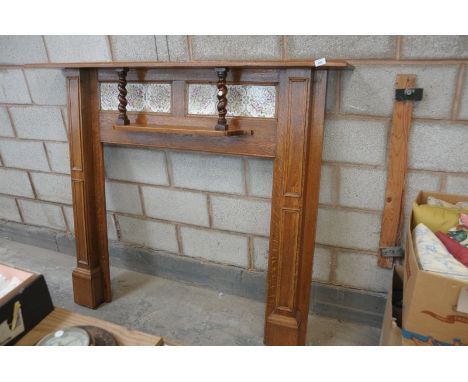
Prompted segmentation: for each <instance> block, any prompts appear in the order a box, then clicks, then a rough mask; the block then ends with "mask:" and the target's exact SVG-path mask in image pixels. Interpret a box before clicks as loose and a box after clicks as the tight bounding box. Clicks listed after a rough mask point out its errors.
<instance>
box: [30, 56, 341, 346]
mask: <svg viewBox="0 0 468 382" xmlns="http://www.w3.org/2000/svg"><path fill="white" fill-rule="evenodd" d="M27 67H34V68H63V69H66V77H67V89H68V124H69V129H70V162H71V178H72V195H73V212H74V223H75V237H76V257H77V266H76V268H75V269H74V270H73V274H72V278H73V292H74V299H75V302H76V303H78V304H80V305H84V306H87V307H89V308H97V307H98V306H99V305H100V304H101V303H103V302H110V301H111V299H112V296H111V280H110V273H109V254H108V243H107V224H106V203H105V192H104V163H103V144H105V143H106V144H117V145H132V146H143V147H153V148H169V149H177V150H190V151H200V152H207V153H218V154H224V155H241V156H252V157H263V158H273V159H274V169H273V190H272V210H271V225H270V246H269V260H268V286H267V301H266V311H265V340H264V341H265V344H267V345H303V344H304V343H305V337H306V331H307V318H308V312H309V294H310V285H311V275H312V263H313V250H314V244H315V231H316V217H317V204H318V195H319V183H320V167H321V157H322V143H323V128H324V116H325V101H326V85H327V72H328V69H348V68H350V65H348V64H347V63H346V62H345V61H339V60H331V61H330V60H328V62H327V63H326V64H325V65H321V66H320V67H315V64H314V62H313V61H269V62H267V61H245V62H240V61H229V62H220V61H216V62H125V63H124V62H121V63H64V64H37V65H27ZM127 81H128V83H131V82H138V83H158V82H159V83H170V84H171V92H172V93H171V108H170V112H165V113H159V112H148V111H127V109H126V106H127V100H126V95H127V90H126V85H127ZM103 82H106V83H108V82H115V86H116V87H117V86H118V89H119V107H118V109H119V110H118V111H111V110H102V109H101V106H100V94H99V92H100V87H99V84H100V83H103ZM191 83H215V84H217V89H218V93H217V99H218V103H217V112H218V115H217V116H200V115H193V114H189V113H188V106H187V103H188V101H187V99H188V97H187V92H188V86H189V84H191ZM232 84H238V85H252V84H253V85H270V86H275V87H276V113H275V116H274V118H258V117H245V116H240V117H234V116H233V117H229V116H226V115H227V111H228V110H229V103H228V102H227V98H226V94H227V93H228V92H229V86H230V85H232ZM162 202H164V201H162Z"/></svg>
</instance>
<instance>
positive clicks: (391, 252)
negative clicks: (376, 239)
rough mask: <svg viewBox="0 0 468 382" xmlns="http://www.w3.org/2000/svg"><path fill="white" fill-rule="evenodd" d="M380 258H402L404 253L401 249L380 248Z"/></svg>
mask: <svg viewBox="0 0 468 382" xmlns="http://www.w3.org/2000/svg"><path fill="white" fill-rule="evenodd" d="M380 256H383V257H404V256H405V251H404V250H403V248H401V247H382V248H380Z"/></svg>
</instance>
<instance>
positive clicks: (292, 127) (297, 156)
mask: <svg viewBox="0 0 468 382" xmlns="http://www.w3.org/2000/svg"><path fill="white" fill-rule="evenodd" d="M308 91H309V80H308V79H304V78H297V79H296V78H290V79H289V92H288V101H289V103H292V102H294V105H291V106H290V107H289V111H288V120H287V127H286V137H285V138H286V141H285V145H286V147H285V150H284V152H285V155H286V157H285V158H284V159H285V160H284V166H285V168H284V177H283V194H284V195H287V196H296V197H300V196H301V194H302V191H301V190H302V181H303V177H304V174H303V168H304V155H305V145H304V139H305V137H306V131H305V129H306V122H307V114H308V113H307V109H308V108H307V100H308ZM297 110H303V112H300V113H298V112H297Z"/></svg>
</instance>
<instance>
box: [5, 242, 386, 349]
mask: <svg viewBox="0 0 468 382" xmlns="http://www.w3.org/2000/svg"><path fill="white" fill-rule="evenodd" d="M0 262H2V263H6V264H11V265H14V266H18V267H21V268H25V269H30V270H32V271H35V272H38V273H42V274H44V276H45V277H46V280H47V284H48V286H49V289H50V292H51V294H52V299H53V301H54V304H55V305H56V306H60V307H63V308H65V309H69V310H72V311H75V312H79V313H82V314H86V315H89V316H95V317H99V318H102V319H105V320H108V321H112V322H115V323H118V324H121V325H125V326H127V327H129V328H132V329H137V330H141V331H145V332H148V333H153V334H156V335H159V336H162V337H164V338H170V339H174V340H177V341H180V342H183V343H185V344H189V345H262V341H263V317H264V304H263V303H260V302H257V301H253V300H249V299H246V298H242V297H237V296H230V295H223V294H221V293H218V292H216V291H214V290H211V289H204V288H199V287H195V286H191V285H187V284H184V283H180V282H176V281H171V280H166V279H163V278H159V277H154V276H150V275H145V274H141V273H136V272H131V271H127V270H125V269H119V268H115V267H112V268H111V277H112V287H113V298H114V299H113V302H112V303H110V304H105V305H102V306H101V307H99V309H97V310H91V309H87V308H83V307H81V306H78V305H76V304H74V303H73V298H72V287H71V270H72V269H73V267H74V265H75V261H74V258H73V257H71V256H67V255H64V254H61V253H58V252H53V251H49V250H46V249H42V248H38V247H32V246H28V245H24V244H20V243H17V242H13V241H10V240H7V239H4V238H0ZM379 335H380V330H379V329H376V328H373V327H370V326H366V325H360V324H355V323H351V322H342V321H339V320H336V319H332V318H327V317H321V316H315V315H311V316H309V334H308V339H307V343H308V344H309V345H377V344H378V341H379Z"/></svg>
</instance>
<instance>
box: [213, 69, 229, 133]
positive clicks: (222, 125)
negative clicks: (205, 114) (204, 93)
mask: <svg viewBox="0 0 468 382" xmlns="http://www.w3.org/2000/svg"><path fill="white" fill-rule="evenodd" d="M215 71H216V74H217V75H218V83H217V85H216V86H217V87H218V93H217V97H218V105H217V109H218V122H217V123H216V126H215V130H221V131H226V130H227V129H228V123H227V120H226V114H227V92H228V89H227V86H226V75H227V72H228V68H215Z"/></svg>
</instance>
